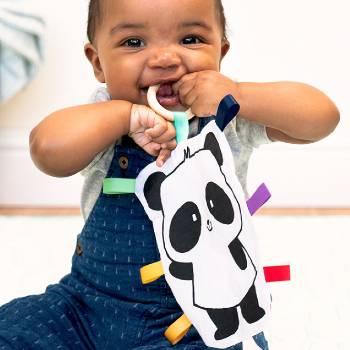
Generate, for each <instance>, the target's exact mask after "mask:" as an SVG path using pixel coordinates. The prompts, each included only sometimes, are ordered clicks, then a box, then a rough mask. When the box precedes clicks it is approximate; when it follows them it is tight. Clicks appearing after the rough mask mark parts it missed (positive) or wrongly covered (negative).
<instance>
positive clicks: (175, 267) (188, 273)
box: [169, 261, 193, 280]
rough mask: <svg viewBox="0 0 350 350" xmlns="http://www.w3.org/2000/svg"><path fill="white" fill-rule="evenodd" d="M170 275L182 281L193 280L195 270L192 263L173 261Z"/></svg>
mask: <svg viewBox="0 0 350 350" xmlns="http://www.w3.org/2000/svg"><path fill="white" fill-rule="evenodd" d="M169 271H170V273H171V274H172V275H173V276H174V277H175V278H178V279H180V280H192V279H193V268H192V263H181V262H177V261H172V262H171V263H170V266H169Z"/></svg>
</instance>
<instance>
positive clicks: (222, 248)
mask: <svg viewBox="0 0 350 350" xmlns="http://www.w3.org/2000/svg"><path fill="white" fill-rule="evenodd" d="M226 98H227V97H226ZM226 102H227V101H226ZM220 105H221V108H224V107H222V104H220ZM219 109H220V107H219ZM226 112H229V110H227V111H226ZM226 115H227V113H226ZM221 116H222V117H224V116H225V113H221ZM231 118H232V116H231ZM220 123H221V124H220ZM225 124H227V121H226V122H225V123H224V124H222V118H218V119H216V120H212V121H211V122H209V123H208V124H207V125H206V126H205V127H204V129H203V130H202V132H201V133H200V134H199V135H197V136H195V137H193V138H191V139H188V140H185V141H182V142H180V143H179V144H178V146H177V147H176V149H175V150H174V151H173V152H172V154H171V157H170V158H169V159H168V160H167V162H166V163H165V164H164V165H163V166H162V167H161V168H159V167H157V166H156V165H155V163H152V164H150V165H149V166H147V167H146V168H145V169H143V171H142V172H141V173H140V174H139V176H138V178H137V179H136V195H137V196H138V198H139V200H140V201H141V203H142V204H143V206H144V208H145V210H146V213H147V214H148V216H149V218H150V219H151V220H152V222H153V226H154V232H155V235H156V240H157V244H158V248H159V252H160V256H161V262H162V266H163V269H164V273H165V278H166V281H167V283H168V284H169V286H170V288H171V290H172V292H173V294H174V296H175V298H176V300H177V302H178V303H179V305H180V306H181V308H182V309H183V311H184V313H185V314H186V316H187V317H188V319H189V320H190V321H191V322H192V324H193V325H194V326H195V327H196V329H197V330H198V332H199V334H200V335H201V337H202V339H203V341H204V342H205V343H206V345H207V346H211V347H215V348H227V347H229V346H232V345H234V344H237V343H239V342H241V341H244V340H246V339H249V338H251V337H252V336H253V335H255V334H258V333H259V332H261V331H263V330H264V328H265V326H266V321H267V319H268V316H269V312H270V301H271V299H270V293H269V291H268V288H267V286H266V282H265V278H264V272H263V269H262V267H261V266H260V265H259V256H258V252H257V245H256V237H255V232H254V228H253V226H252V219H251V216H250V213H249V210H248V207H247V204H246V200H245V198H244V193H243V190H242V188H241V185H240V183H239V181H238V179H237V177H236V175H235V165H234V160H233V157H232V153H231V150H230V146H229V144H228V142H227V140H226V137H225V135H224V133H223V128H224V126H225Z"/></svg>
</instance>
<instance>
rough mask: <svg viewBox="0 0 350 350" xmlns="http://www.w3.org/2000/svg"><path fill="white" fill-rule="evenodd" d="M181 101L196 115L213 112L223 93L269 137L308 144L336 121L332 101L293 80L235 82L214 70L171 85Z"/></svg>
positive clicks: (182, 79)
mask: <svg viewBox="0 0 350 350" xmlns="http://www.w3.org/2000/svg"><path fill="white" fill-rule="evenodd" d="M173 89H174V91H175V92H178V93H179V95H180V100H181V102H182V103H183V104H184V105H186V106H189V107H191V109H192V112H193V113H195V114H196V115H198V116H204V115H210V114H212V115H215V114H216V111H217V107H218V104H219V102H220V101H221V99H222V98H223V97H224V96H226V95H227V94H231V95H233V96H234V97H235V99H236V100H237V101H238V103H239V104H240V106H241V109H240V111H239V116H240V117H242V118H245V119H247V120H250V121H253V122H255V123H259V124H262V125H265V126H266V130H267V134H268V136H269V137H270V139H272V140H279V141H285V142H290V143H309V142H314V141H317V140H320V139H322V138H324V137H325V136H327V135H328V134H330V133H331V132H332V131H333V130H334V128H335V127H336V125H337V124H338V122H339V111H338V109H337V107H336V106H335V104H334V103H333V102H332V101H331V100H330V99H329V98H328V97H327V96H326V95H325V94H324V93H323V92H321V91H320V90H317V89H316V88H314V87H312V86H310V85H306V84H302V83H296V82H276V83H244V82H242V83H237V82H234V81H233V80H231V79H229V78H228V77H226V76H224V75H222V74H221V73H219V72H215V71H201V72H196V73H191V74H187V75H185V76H183V77H182V78H181V79H180V80H179V81H178V82H177V83H175V84H174V85H173Z"/></svg>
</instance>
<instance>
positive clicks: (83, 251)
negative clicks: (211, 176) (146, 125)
mask: <svg viewBox="0 0 350 350" xmlns="http://www.w3.org/2000/svg"><path fill="white" fill-rule="evenodd" d="M209 121H210V118H201V119H199V131H200V130H201V129H202V128H203V127H204V125H205V124H206V123H207V122H209ZM153 161H154V157H152V156H150V155H148V154H147V153H145V152H144V151H143V150H142V149H141V148H139V147H138V146H136V145H135V144H134V143H133V141H132V140H131V139H130V138H128V137H124V138H123V141H122V143H121V145H118V146H116V147H115V153H114V156H113V160H112V163H111V165H110V168H109V171H108V174H107V177H124V178H136V177H137V175H138V174H139V172H140V171H141V170H142V169H143V168H144V167H145V166H146V165H148V164H149V163H150V162H153ZM159 259H160V257H159V253H158V249H157V245H156V240H155V235H154V233H153V227H152V223H151V221H150V220H149V219H148V217H147V215H146V213H145V211H144V209H143V207H142V205H141V203H140V202H139V200H138V199H137V197H136V196H135V195H134V194H127V195H125V194H124V195H106V194H103V193H102V192H101V193H100V195H99V198H98V200H97V202H96V204H95V206H94V208H93V210H92V212H91V214H90V216H89V217H88V219H87V221H86V224H85V226H84V228H83V230H82V232H81V233H80V234H79V235H78V238H77V247H76V251H75V253H74V256H73V258H72V270H71V273H70V274H69V275H67V276H65V277H64V278H62V280H61V281H60V282H59V283H58V284H54V285H50V286H48V287H47V289H46V292H45V293H44V294H41V295H33V296H28V297H24V298H19V299H15V300H13V301H11V302H10V303H8V304H6V305H4V306H3V307H1V308H0V350H7V349H25V350H28V349H50V350H54V349H72V350H73V349H74V350H82V349H98V350H112V349H113V350H129V349H139V350H151V349H154V350H158V349H183V350H185V349H186V350H199V349H209V348H207V347H206V346H205V345H204V343H203V341H202V340H201V338H200V337H199V335H198V333H197V331H196V330H195V329H194V328H193V327H192V328H191V329H190V331H189V332H188V334H187V335H186V336H185V337H184V338H183V339H182V340H181V342H180V343H178V344H177V345H176V346H174V347H173V346H171V345H170V343H169V342H168V340H167V339H166V338H165V337H164V335H163V333H164V331H165V330H166V328H167V327H168V326H170V325H171V324H172V323H173V322H174V321H175V320H176V319H177V318H178V317H180V316H181V315H182V311H181V309H180V307H179V306H178V304H177V302H176V301H175V298H174V297H173V295H172V292H171V290H170V288H169V287H168V285H167V283H166V282H165V279H164V277H162V278H160V279H158V280H157V281H155V282H153V283H151V284H148V285H142V283H141V279H140V273H139V270H140V268H141V267H142V266H144V265H147V264H150V263H152V262H155V261H158V260H159ZM254 340H255V342H256V343H257V344H258V345H259V346H260V347H261V348H262V349H268V347H267V343H266V340H265V338H264V336H263V334H259V335H257V336H255V337H254ZM230 349H232V350H242V345H241V344H238V345H236V346H233V347H231V348H230Z"/></svg>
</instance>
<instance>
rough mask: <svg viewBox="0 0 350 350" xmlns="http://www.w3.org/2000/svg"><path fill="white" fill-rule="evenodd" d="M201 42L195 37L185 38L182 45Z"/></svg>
mask: <svg viewBox="0 0 350 350" xmlns="http://www.w3.org/2000/svg"><path fill="white" fill-rule="evenodd" d="M202 42H203V41H202V40H201V39H200V38H199V37H198V36H195V35H191V36H187V37H186V38H184V39H182V43H183V44H184V45H193V44H200V43H202Z"/></svg>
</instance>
